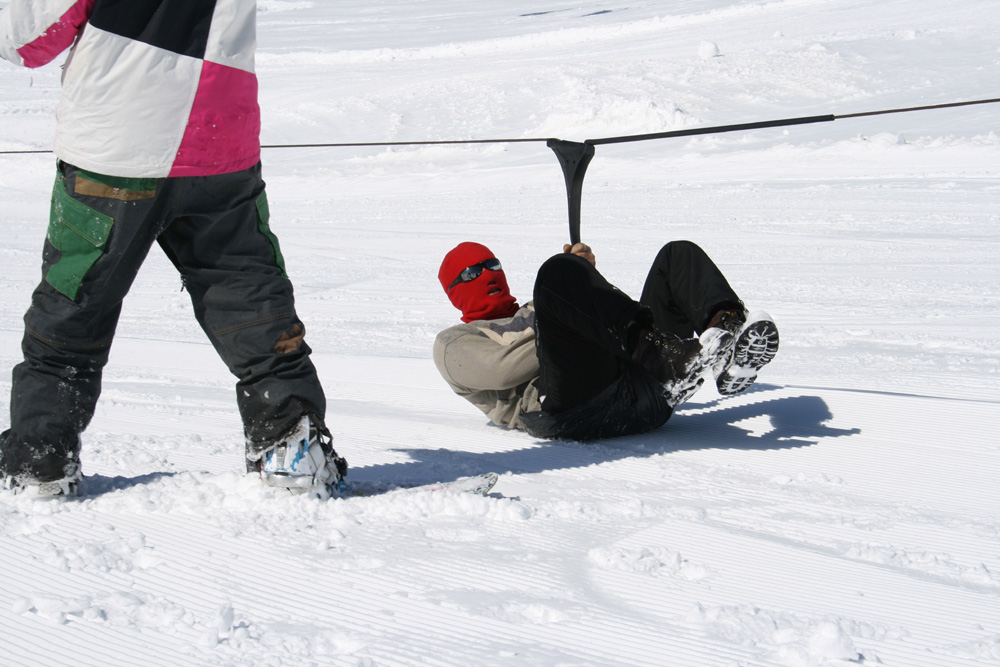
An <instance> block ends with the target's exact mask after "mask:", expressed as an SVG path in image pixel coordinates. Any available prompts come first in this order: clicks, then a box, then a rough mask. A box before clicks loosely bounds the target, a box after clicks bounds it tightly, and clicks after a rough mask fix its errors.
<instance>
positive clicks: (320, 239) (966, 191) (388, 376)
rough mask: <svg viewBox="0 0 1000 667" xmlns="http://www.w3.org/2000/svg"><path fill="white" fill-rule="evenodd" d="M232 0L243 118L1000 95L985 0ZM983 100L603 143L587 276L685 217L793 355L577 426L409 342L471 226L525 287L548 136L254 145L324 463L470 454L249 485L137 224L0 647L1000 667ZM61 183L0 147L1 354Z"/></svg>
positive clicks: (365, 128)
mask: <svg viewBox="0 0 1000 667" xmlns="http://www.w3.org/2000/svg"><path fill="white" fill-rule="evenodd" d="M3 4H4V3H2V2H0V6H2V5H3ZM258 6H259V42H260V55H259V58H258V72H259V76H260V78H261V90H262V105H263V112H264V141H265V143H267V144H292V143H322V142H337V143H346V142H385V141H419V140H455V139H496V138H500V139H511V138H546V137H559V138H562V139H569V140H576V141H582V140H584V139H594V138H599V137H606V136H617V135H623V134H634V133H646V132H662V131H669V130H676V129H682V128H688V127H698V126H709V125H723V124H730V123H743V122H751V121H755V120H770V119H775V118H790V117H799V116H811V115H821V114H836V115H846V114H852V113H857V112H864V111H872V110H881V109H894V108H900V107H910V106H918V105H931V104H941V103H947V102H952V101H961V100H976V99H985V98H996V97H1000V85H998V83H997V81H998V79H997V76H996V72H997V68H998V66H1000V47H998V45H1000V14H998V13H997V11H996V7H995V3H994V2H989V1H987V0H967V1H966V2H962V3H942V2H934V1H932V0H909V1H908V2H903V1H901V0H884V1H881V2H868V1H862V0H809V1H806V0H775V1H767V0H764V1H761V2H754V3H749V2H737V1H735V0H698V1H695V0H677V1H674V2H657V1H645V2H639V3H634V4H631V5H616V4H608V3H606V2H595V1H592V0H577V1H575V2H569V1H568V0H551V1H550V2H545V3H540V2H528V1H527V0H508V1H506V2H498V1H488V2H477V3H468V2H459V1H458V0H406V1H405V2H404V1H401V0H371V1H370V2H366V3H362V4H361V6H359V7H356V6H351V4H349V3H344V2H314V1H309V0H306V1H298V0H295V1H293V0H260V1H259V2H258ZM58 79H59V68H58V66H57V65H52V66H49V67H47V68H44V69H42V70H37V71H30V72H29V71H24V70H17V69H15V68H13V67H11V66H8V65H6V64H4V63H0V90H2V95H0V151H2V150H25V149H46V148H48V146H49V142H50V139H51V136H52V127H53V123H54V120H53V112H54V107H55V103H56V100H57V97H58V85H59V81H58ZM998 109H1000V105H982V106H971V107H964V108H961V109H951V110H942V111H928V112H922V113H907V114H898V115H888V116H876V117H869V118H863V119H845V120H837V121H835V122H832V123H821V124H815V125H803V126H795V127H789V128H777V129H767V130H757V131H753V132H745V133H731V134H723V135H714V136H701V137H695V138H687V139H670V140H659V141H652V142H642V143H634V144H620V145H609V146H600V147H598V149H597V155H596V157H595V158H594V161H593V162H592V164H591V167H590V170H589V173H588V176H587V179H586V182H585V187H584V197H583V228H582V231H583V237H584V240H586V241H587V242H588V243H590V244H591V245H592V246H593V247H594V248H595V250H596V252H597V257H598V266H599V267H600V268H601V269H602V271H604V273H605V275H607V276H608V277H609V278H610V279H611V280H612V281H613V282H615V284H617V285H618V286H620V287H621V288H622V289H624V290H625V291H627V292H629V293H632V294H638V292H639V290H640V288H641V284H642V281H643V279H644V277H645V272H646V269H647V267H648V264H649V262H650V261H651V260H652V258H653V256H654V255H655V253H656V251H657V250H658V249H659V247H660V246H661V245H662V244H663V243H664V242H666V241H668V240H671V239H680V238H686V239H691V240H693V241H695V242H697V243H699V244H700V245H702V246H703V247H704V248H706V250H708V252H709V253H710V254H711V255H712V256H713V257H714V258H715V259H716V260H717V261H718V263H719V264H720V265H721V266H722V267H723V269H724V271H725V272H726V274H727V276H728V277H729V278H730V281H731V283H732V284H733V285H734V287H735V288H736V289H737V291H738V292H739V293H740V294H741V296H743V298H744V300H745V301H746V302H747V303H748V305H750V306H751V307H752V308H764V309H766V310H768V311H769V312H770V313H771V314H772V315H773V316H774V317H775V319H776V320H777V322H778V324H779V327H780V328H781V335H782V348H781V352H780V353H779V355H778V357H777V359H776V360H775V361H774V363H772V364H771V365H770V366H768V367H767V368H766V369H765V370H764V371H763V372H762V374H761V379H760V381H759V382H758V383H757V385H755V387H754V389H753V390H752V391H749V392H747V393H746V394H743V395H741V396H738V397H734V398H727V399H723V398H721V397H720V396H719V395H718V394H717V393H716V392H715V391H714V389H705V390H703V391H702V392H701V393H699V394H698V395H697V396H696V397H695V398H694V400H692V401H691V402H690V403H689V404H687V405H686V406H685V407H684V408H683V409H681V410H680V411H679V412H678V413H677V415H676V416H675V417H674V418H673V419H671V421H670V422H669V423H668V424H667V425H666V426H664V427H663V428H662V429H660V430H658V431H656V432H654V433H650V434H647V435H643V436H635V437H629V438H622V439H618V440H606V441H601V442H598V443H593V444H580V443H573V442H558V443H548V442H540V441H536V440H534V439H532V438H530V437H528V436H526V435H524V434H521V433H510V432H506V431H503V430H501V429H498V428H496V427H493V426H490V425H488V424H487V423H486V421H485V419H484V418H483V416H482V415H481V414H479V413H478V412H477V411H476V410H475V409H474V408H472V407H471V406H470V405H468V404H466V403H464V402H463V401H462V400H461V399H459V398H457V397H455V396H453V395H452V394H451V393H450V391H449V390H448V388H447V386H446V385H445V384H444V383H443V382H442V381H441V380H440V378H439V377H438V376H437V373H436V371H435V369H434V366H433V363H432V362H431V360H430V348H431V343H432V341H433V339H434V335H435V333H436V332H437V331H438V330H440V329H441V328H444V327H445V326H448V325H449V324H451V323H453V322H454V321H456V319H457V318H456V312H455V311H454V310H453V309H452V307H451V306H450V304H449V303H448V302H447V300H446V298H445V297H444V295H443V294H442V293H441V290H440V286H439V285H438V283H437V280H436V273H437V267H438V263H439V261H440V258H441V256H442V255H443V254H444V253H445V252H446V251H447V250H449V249H450V248H451V247H453V246H454V245H455V244H457V243H458V242H459V241H462V240H477V241H480V242H483V243H486V244H487V245H489V246H490V247H491V248H493V249H494V250H495V251H496V253H497V254H498V255H499V256H500V257H501V258H502V259H503V260H504V264H505V268H506V270H507V273H508V277H509V280H510V282H511V286H512V288H513V290H514V292H515V294H517V295H519V296H520V297H521V298H522V299H527V298H529V295H530V290H531V285H532V282H533V278H534V273H533V272H534V269H535V268H536V267H537V266H538V264H539V263H540V262H541V261H543V260H544V259H545V258H546V257H547V256H548V255H549V254H551V253H553V252H555V251H557V250H558V249H559V248H560V247H561V244H562V243H563V242H564V241H565V240H566V234H567V226H566V210H565V191H564V188H563V179H562V174H561V172H560V171H559V168H558V165H557V163H556V160H555V157H554V155H553V154H552V152H551V151H549V150H548V149H547V148H546V147H545V145H544V143H536V142H529V143H500V144H477V145H447V146H423V147H393V148H379V147H370V148H308V149H268V150H266V151H265V154H264V173H265V178H266V179H267V181H268V187H269V196H270V200H271V208H272V213H273V221H272V224H273V227H274V229H275V230H276V232H277V233H278V234H279V236H280V238H281V241H282V248H283V251H284V254H285V257H286V259H287V261H288V265H289V271H290V273H291V276H292V278H293V280H294V281H295V283H296V289H297V297H298V306H299V311H300V315H301V316H302V317H303V319H304V320H305V321H306V324H307V326H308V329H309V341H310V344H311V345H312V347H313V348H314V350H315V351H316V352H315V360H316V363H317V365H318V366H319V368H320V371H321V374H322V377H323V379H324V383H325V386H326V389H327V393H328V395H329V402H330V424H331V427H332V428H333V431H334V436H335V438H336V445H337V448H338V451H340V453H342V454H343V455H345V456H346V457H347V458H348V460H349V461H350V463H351V465H352V470H351V473H350V474H351V477H352V478H354V479H359V480H380V481H391V482H398V483H401V484H402V483H407V482H421V481H432V480H443V479H453V478H455V477H459V476H462V475H467V474H472V473H476V472H482V471H488V470H492V471H496V472H498V473H501V478H500V482H499V484H498V485H497V487H496V488H495V489H494V492H493V493H492V494H491V495H490V496H488V497H485V498H480V497H471V496H459V495H451V494H447V493H414V492H407V491H400V492H394V493H388V494H385V495H380V496H374V497H368V498H355V499H340V500H333V501H330V502H325V503H323V502H318V501H315V500H309V499H305V498H293V497H283V496H281V495H280V494H278V493H276V492H274V491H272V490H268V489H264V488H263V487H261V486H260V485H259V483H257V482H255V481H254V480H253V479H249V478H246V477H245V476H244V475H243V474H242V463H241V458H242V446H243V445H242V442H241V427H240V423H239V418H238V415H237V413H236V409H235V401H234V400H233V394H232V392H233V389H232V384H233V382H232V378H231V377H229V375H228V374H227V372H226V369H225V367H224V366H223V364H222V363H221V362H220V361H219V360H218V359H217V358H216V357H215V354H214V352H213V351H212V349H211V346H210V345H209V344H208V342H207V341H206V340H205V339H204V336H203V334H202V333H201V332H200V331H199V330H198V328H197V325H196V324H195V322H194V318H193V316H192V314H191V308H190V304H189V303H188V300H187V295H186V294H185V293H183V292H181V291H180V283H179V280H178V279H177V277H176V275H175V273H174V271H173V269H172V267H171V266H170V264H169V262H168V261H166V260H165V259H164V258H163V257H162V256H161V255H159V254H158V253H154V254H153V255H151V257H150V258H149V260H148V262H147V264H146V266H145V267H144V268H143V271H142V272H141V274H140V276H139V280H138V281H137V283H136V285H135V287H134V289H133V291H132V293H131V295H130V296H129V298H128V300H127V301H126V305H125V312H124V315H123V318H122V323H121V326H120V327H119V333H118V338H117V340H116V343H115V349H114V351H113V354H112V361H111V364H110V365H109V367H108V369H107V371H106V373H105V378H106V382H105V392H104V396H103V397H102V402H101V404H100V406H99V408H98V414H97V416H96V417H95V419H94V422H93V424H92V426H91V428H90V429H89V431H88V432H87V433H86V434H85V437H84V450H83V463H84V468H85V473H86V474H87V476H88V478H87V491H86V495H84V496H83V497H82V498H80V499H78V500H74V501H69V502H62V503H59V502H37V501H32V500H29V499H25V498H22V497H15V496H12V495H10V494H7V493H5V492H0V568H2V571H3V572H4V573H5V577H4V586H2V587H0V589H2V590H0V664H3V665H64V664H74V665H108V664H122V665H124V664H144V665H189V664H190V665H208V664H212V665H216V664H233V665H237V664H238V665H303V664H316V665H469V664H485V665H544V666H548V665H676V666H678V667H691V666H694V667H700V666H712V667H715V666H718V667H729V666H735V665H740V666H751V665H752V666H792V667H805V666H810V667H812V666H817V667H818V666H834V665H839V666H842V667H846V666H847V665H857V664H864V665H879V664H881V665H893V666H897V667H914V666H916V667H938V666H956V667H957V666H962V667H965V666H969V665H996V664H1000V494H998V493H997V491H996V487H997V481H996V480H997V479H998V478H1000V439H998V438H997V436H996V433H997V432H998V430H1000V416H998V415H1000V411H998V404H1000V231H998V223H1000V213H998V210H1000V207H998V204H1000V137H998V135H997V123H996V118H997V113H998ZM52 174H53V164H52V158H51V156H47V155H33V156H23V155H21V156H13V155H0V239H2V243H0V258H2V261H3V263H4V271H3V272H2V274H0V366H3V368H5V369H8V370H9V369H10V368H11V367H12V366H13V365H14V364H15V363H17V361H18V359H19V358H20V353H19V341H20V336H21V327H22V324H21V316H22V314H23V312H24V310H25V308H26V306H27V305H28V299H29V296H30V292H31V289H32V288H33V287H34V285H35V284H36V282H37V280H38V277H39V276H38V265H39V262H40V257H39V255H40V253H39V250H40V247H41V242H42V238H43V235H44V233H45V228H46V225H47V207H48V193H49V190H50V188H51V179H52ZM9 393H10V384H9V373H8V371H3V375H2V376H0V403H3V404H6V402H7V400H8V399H9ZM5 424H6V421H5V420H3V421H0V425H4V426H5ZM282 581H292V582H296V583H295V585H292V586H287V585H281V584H279V582H282Z"/></svg>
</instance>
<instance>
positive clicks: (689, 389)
mask: <svg viewBox="0 0 1000 667" xmlns="http://www.w3.org/2000/svg"><path fill="white" fill-rule="evenodd" d="M732 348H733V335H732V334H731V333H730V332H729V331H726V330H725V329H720V328H718V327H713V328H711V329H706V330H705V332H704V333H702V334H701V336H699V337H698V338H681V337H679V336H675V335H673V334H665V333H662V332H660V331H657V330H656V329H645V330H643V331H641V332H640V333H639V336H638V339H637V341H636V345H635V347H634V349H633V352H632V360H633V361H634V362H635V363H637V364H639V365H640V366H642V367H643V368H645V369H646V370H647V371H649V372H650V373H651V374H652V375H653V377H655V378H656V379H657V381H659V382H660V384H661V385H662V387H663V395H664V397H665V398H666V400H667V404H668V405H669V406H670V407H672V408H675V407H677V406H678V405H680V404H681V403H683V402H684V401H686V400H688V399H689V398H691V397H692V396H693V395H694V394H695V392H697V391H698V390H699V389H700V388H701V386H702V385H703V384H704V383H705V378H704V377H702V376H703V375H704V374H705V373H706V372H707V371H709V370H711V369H713V368H714V367H715V366H716V365H718V364H720V363H722V362H723V361H724V360H725V359H727V358H728V357H730V356H731V355H732Z"/></svg>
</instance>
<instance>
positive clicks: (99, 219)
mask: <svg viewBox="0 0 1000 667" xmlns="http://www.w3.org/2000/svg"><path fill="white" fill-rule="evenodd" d="M163 190H164V188H163V181H162V180H158V179H142V178H118V177H109V176H103V175H100V174H94V173H91V172H86V171H83V170H78V169H77V168H76V167H73V166H72V165H68V164H65V163H59V173H58V175H57V177H56V183H55V187H54V189H53V196H52V212H51V219H50V222H49V229H48V234H47V236H46V240H45V246H44V250H43V263H42V276H43V279H42V281H41V283H40V284H39V285H38V287H37V288H36V289H35V291H34V294H33V295H32V299H31V306H30V308H29V309H28V311H27V313H26V314H25V316H24V323H25V333H24V338H23V341H22V350H23V353H24V361H23V362H22V363H20V364H18V365H17V366H16V367H15V368H14V371H13V383H12V386H11V404H10V412H11V416H10V419H11V422H10V429H9V430H8V431H5V432H4V433H3V435H2V438H0V473H2V476H3V477H9V478H11V479H12V480H13V485H14V486H25V485H40V484H48V483H51V482H57V481H60V480H65V479H70V480H75V479H77V478H78V477H79V475H80V462H79V448H80V437H79V436H80V434H81V433H82V432H83V431H84V429H86V427H87V425H88V424H89V423H90V420H91V418H92V417H93V414H94V409H95V407H96V404H97V400H98V397H99V396H100V393H101V375H102V370H103V368H104V366H105V364H107V361H108V355H109V352H110V349H111V342H112V338H113V337H114V332H115V328H116V327H117V324H118V317H119V314H120V313H121V305H122V300H123V299H124V298H125V295H126V294H127V293H128V291H129V288H130V287H131V285H132V282H133V280H134V279H135V275H136V273H137V271H138V270H139V267H140V266H141V264H142V262H143V260H144V259H145V258H146V255H147V254H148V252H149V248H150V246H151V245H152V243H153V241H154V239H155V238H156V236H157V234H158V232H159V229H158V224H159V223H158V221H160V220H163V219H164V217H165V210H166V208H167V206H168V204H169V202H168V201H167V200H168V199H169V197H168V196H167V195H165V194H164V193H163ZM66 491H67V490H66V489H64V490H63V492H66Z"/></svg>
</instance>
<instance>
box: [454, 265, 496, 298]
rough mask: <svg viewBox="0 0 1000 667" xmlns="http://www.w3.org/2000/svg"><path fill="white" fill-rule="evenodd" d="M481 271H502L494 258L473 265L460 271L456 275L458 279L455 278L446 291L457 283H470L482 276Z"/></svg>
mask: <svg viewBox="0 0 1000 667" xmlns="http://www.w3.org/2000/svg"><path fill="white" fill-rule="evenodd" d="M483 269H489V270H490V271H502V270H503V269H502V267H501V266H500V260H499V259H497V258H495V257H494V258H493V259H487V260H486V261H483V262H479V263H478V264H473V265H472V266H469V267H466V268H464V269H462V272H461V273H459V274H458V278H455V280H453V281H452V282H451V284H450V285H448V291H449V292H450V291H451V288H452V287H454V286H455V285H457V284H459V283H468V282H472V281H473V280H475V279H476V278H478V277H479V276H481V275H482V274H483Z"/></svg>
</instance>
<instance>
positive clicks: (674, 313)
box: [639, 241, 744, 338]
mask: <svg viewBox="0 0 1000 667" xmlns="http://www.w3.org/2000/svg"><path fill="white" fill-rule="evenodd" d="M639 302H640V303H642V304H643V305H644V306H648V307H649V308H650V309H652V311H653V319H654V322H655V324H656V327H657V328H658V329H659V330H660V331H663V332H665V333H672V334H675V335H677V336H680V337H681V338H690V337H691V336H692V334H700V333H701V332H702V331H704V330H705V329H706V328H707V325H708V323H709V321H710V320H711V319H712V316H713V315H715V313H716V312H717V311H719V310H722V309H734V310H738V311H739V312H740V313H742V312H743V310H744V309H743V302H742V301H741V300H740V298H739V296H737V295H736V292H735V291H733V288H732V287H730V286H729V282H728V281H727V280H726V277H725V276H724V275H722V271H720V270H719V267H717V266H716V265H715V262H713V261H712V260H711V259H710V258H709V256H708V255H707V254H705V251H704V250H702V249H701V248H700V247H699V246H697V245H695V244H694V243H692V242H690V241H671V242H670V243H667V244H666V245H665V246H663V248H661V249H660V252H659V253H658V254H657V255H656V259H655V260H654V261H653V265H652V267H650V269H649V275H648V276H647V277H646V283H645V285H644V286H643V289H642V296H641V297H640V299H639Z"/></svg>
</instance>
